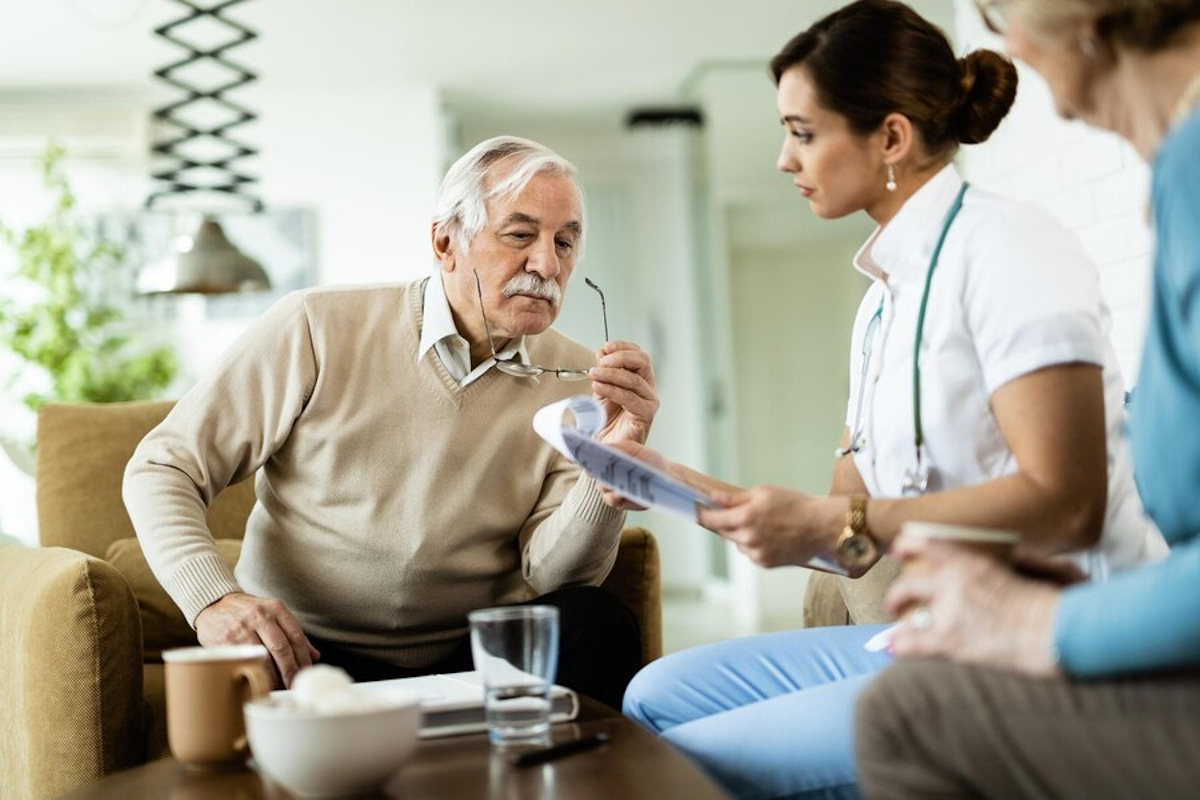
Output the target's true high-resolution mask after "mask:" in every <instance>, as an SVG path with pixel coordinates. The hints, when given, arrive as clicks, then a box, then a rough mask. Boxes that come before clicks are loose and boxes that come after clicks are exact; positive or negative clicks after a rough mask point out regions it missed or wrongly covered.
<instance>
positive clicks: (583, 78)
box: [0, 0, 953, 112]
mask: <svg viewBox="0 0 1200 800" xmlns="http://www.w3.org/2000/svg"><path fill="white" fill-rule="evenodd" d="M197 2H199V3H201V4H205V3H207V4H213V3H215V2H216V0H197ZM841 4H842V3H841V2H839V0H751V2H746V1H745V0H741V1H740V2H739V1H737V0H708V1H707V2H697V1H696V0H605V2H594V1H593V0H508V2H496V0H254V1H253V2H248V3H246V4H245V5H242V6H236V7H234V8H232V9H230V10H229V11H228V12H226V13H227V14H228V15H229V16H230V17H232V18H234V19H236V20H238V21H240V22H243V23H244V24H246V25H247V26H248V27H250V28H251V29H253V30H255V31H257V32H258V33H259V34H260V36H261V38H260V39H259V40H258V41H256V42H253V43H250V44H248V45H246V46H243V47H241V48H238V49H236V50H233V51H231V54H230V55H231V56H232V57H234V58H235V59H236V60H238V61H241V62H244V63H245V64H246V65H248V66H249V67H251V68H252V69H254V70H256V71H258V72H259V73H260V75H261V76H262V81H263V84H264V88H265V86H267V85H270V86H287V87H295V86H319V87H331V86H333V87H336V86H348V87H352V86H386V85H393V84H412V83H417V84H431V85H434V86H437V87H439V88H440V89H441V90H442V92H443V95H444V96H445V97H446V98H447V99H448V100H449V101H450V102H451V103H453V104H456V105H460V106H464V107H478V108H481V109H483V108H490V107H504V108H508V109H513V108H519V109H527V110H531V111H533V110H541V111H546V112H571V111H580V112H582V111H587V110H599V109H611V108H615V107H627V106H630V105H636V104H641V103H655V102H670V101H672V100H675V99H678V98H679V97H680V91H681V88H682V87H684V86H685V84H686V83H687V82H688V81H689V80H690V78H689V76H694V75H695V74H696V73H697V71H699V70H702V69H703V68H704V67H705V66H706V65H714V64H722V63H738V64H747V65H752V64H762V65H763V69H764V72H765V64H766V61H767V59H768V58H769V57H770V56H771V55H772V54H773V53H774V52H775V51H776V50H778V49H779V47H780V46H781V45H782V44H783V43H784V42H785V41H786V40H787V38H788V37H789V36H791V35H792V34H794V33H795V32H797V31H799V30H800V29H801V28H802V27H804V26H805V25H806V24H808V23H810V22H812V21H813V20H814V19H815V18H816V17H818V16H819V15H821V14H823V13H826V12H828V11H829V10H832V9H833V8H836V7H837V6H839V5H841ZM913 5H915V6H916V7H917V8H918V10H920V11H922V12H923V13H925V14H926V15H929V16H931V18H933V19H935V20H936V21H939V22H941V23H943V24H945V23H948V21H949V20H950V19H951V15H952V8H953V4H952V2H951V0H924V1H923V2H922V1H921V0H918V1H917V2H914V3H913ZM183 13H185V10H184V8H183V6H181V5H179V4H177V3H176V2H172V0H36V1H35V0H0V18H2V19H4V21H5V22H4V25H2V26H0V92H2V93H8V94H13V93H21V94H28V93H31V92H32V93H45V92H49V91H60V90H72V91H77V90H80V89H84V90H88V89H92V88H98V87H104V88H105V89H108V90H111V89H118V88H119V89H125V90H145V91H159V90H158V89H157V88H155V87H156V82H155V81H153V80H152V79H151V78H150V73H151V72H152V70H153V69H155V68H158V67H161V66H164V65H165V64H167V63H169V62H170V61H172V60H174V59H175V58H177V54H178V52H179V51H178V50H177V49H176V48H174V47H173V46H171V45H169V44H167V43H165V42H162V41H161V40H159V39H158V38H157V37H155V36H153V35H152V34H151V30H152V29H153V28H154V27H155V26H156V25H159V24H162V23H163V22H165V21H167V20H169V19H172V18H176V17H179V16H182V15H183ZM200 33H201V32H200V31H197V34H200Z"/></svg>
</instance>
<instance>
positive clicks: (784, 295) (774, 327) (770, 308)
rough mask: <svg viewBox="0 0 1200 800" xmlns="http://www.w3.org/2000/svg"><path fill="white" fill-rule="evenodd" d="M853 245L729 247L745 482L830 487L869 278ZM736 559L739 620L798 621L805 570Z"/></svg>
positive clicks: (759, 623)
mask: <svg viewBox="0 0 1200 800" xmlns="http://www.w3.org/2000/svg"><path fill="white" fill-rule="evenodd" d="M804 213H807V210H804ZM858 244H859V242H858V240H857V239H854V238H843V237H835V238H832V239H813V240H810V241H809V242H806V243H805V244H804V245H802V246H795V245H792V246H788V247H784V248H770V247H765V246H762V245H759V246H757V247H755V246H753V245H752V244H751V243H749V242H747V243H746V244H745V245H744V246H741V247H737V248H736V249H735V250H733V251H732V253H731V263H732V265H733V268H734V269H735V280H734V281H733V296H732V302H733V322H734V354H735V358H736V363H735V368H736V370H737V399H738V409H739V414H738V419H737V432H738V437H737V438H738V443H739V449H740V453H741V465H742V466H741V470H740V472H739V475H740V478H741V480H742V481H743V483H745V484H746V485H751V486H754V485H760V484H767V485H773V486H786V487H789V488H793V489H798V490H800V491H803V492H807V493H810V494H816V495H822V494H826V493H827V492H828V491H829V484H830V480H831V477H832V474H833V465H834V457H833V450H834V448H836V447H837V444H838V439H839V437H840V436H841V432H842V426H843V425H844V424H845V423H844V420H845V417H846V393H847V387H848V385H849V374H848V369H849V367H848V359H847V354H848V353H849V350H850V348H849V341H850V334H851V330H852V328H853V322H854V313H855V310H856V309H857V308H858V304H859V301H860V300H861V299H862V294H863V291H864V290H865V288H866V285H867V284H866V280H865V279H864V278H863V277H862V276H861V275H859V274H858V273H857V272H856V271H854V270H853V269H852V268H851V267H850V261H851V258H852V257H853V255H854V252H855V249H856V248H857V246H858ZM735 558H736V560H735V561H734V565H735V570H734V572H735V575H740V574H741V573H742V572H750V573H751V574H752V575H753V576H754V577H755V578H756V580H754V582H753V584H752V585H753V587H754V591H753V592H752V593H751V594H750V596H751V597H752V598H753V599H754V600H755V601H756V602H755V603H754V604H753V606H751V605H750V604H747V607H746V608H745V609H743V611H742V614H741V619H740V622H741V624H742V626H743V627H746V628H752V627H758V628H767V629H779V628H791V627H796V626H797V625H799V623H800V620H801V614H802V610H803V601H804V591H805V589H806V588H807V585H808V576H809V574H810V573H809V571H808V570H806V569H802V568H800V567H787V568H778V569H772V570H761V569H759V568H758V567H756V566H754V565H752V564H751V563H750V562H748V561H747V560H746V559H745V558H744V557H742V556H740V555H738V556H736V557H735ZM743 580H745V579H743Z"/></svg>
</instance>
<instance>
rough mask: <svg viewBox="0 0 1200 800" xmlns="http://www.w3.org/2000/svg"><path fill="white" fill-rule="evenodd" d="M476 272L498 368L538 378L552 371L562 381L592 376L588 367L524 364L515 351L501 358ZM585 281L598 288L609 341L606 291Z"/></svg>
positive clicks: (480, 302) (506, 371) (588, 282)
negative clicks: (493, 337)
mask: <svg viewBox="0 0 1200 800" xmlns="http://www.w3.org/2000/svg"><path fill="white" fill-rule="evenodd" d="M472 272H474V273H475V293H476V294H477V295H478V296H479V316H481V317H483V331H484V333H485V334H486V335H487V340H488V347H490V348H491V350H492V360H494V361H495V362H496V369H498V370H500V371H501V372H503V373H504V374H505V375H511V376H512V377H514V378H536V377H538V376H539V375H543V374H545V373H547V372H552V373H554V375H555V376H556V377H557V378H558V379H559V380H562V381H586V380H587V379H589V378H590V377H591V374H590V372H589V371H588V370H586V369H565V368H563V369H558V368H555V367H541V366H538V365H537V364H523V363H521V362H520V361H517V360H516V357H517V354H516V353H513V354H512V355H510V356H509V357H508V358H504V359H502V358H500V356H499V355H497V354H496V345H495V344H494V343H493V342H492V329H491V326H490V325H488V319H487V314H486V313H484V310H483V286H482V285H481V284H480V282H479V272H478V271H476V270H472ZM583 280H584V282H586V283H587V285H588V286H590V287H591V288H593V289H595V290H596V294H598V295H600V313H601V315H602V316H603V317H604V341H606V342H607V341H608V304H607V303H605V302H604V292H602V291H600V287H599V286H597V285H596V284H594V283H592V280H591V278H584V279H583Z"/></svg>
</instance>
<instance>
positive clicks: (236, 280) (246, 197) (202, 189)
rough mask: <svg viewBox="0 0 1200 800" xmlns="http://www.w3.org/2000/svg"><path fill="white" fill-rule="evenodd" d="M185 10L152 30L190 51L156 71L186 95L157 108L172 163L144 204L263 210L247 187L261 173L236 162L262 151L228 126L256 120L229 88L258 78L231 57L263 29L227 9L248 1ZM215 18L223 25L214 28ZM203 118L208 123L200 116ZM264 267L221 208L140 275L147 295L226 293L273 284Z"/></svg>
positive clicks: (161, 147)
mask: <svg viewBox="0 0 1200 800" xmlns="http://www.w3.org/2000/svg"><path fill="white" fill-rule="evenodd" d="M174 2H176V3H178V4H179V5H181V6H183V7H184V8H185V9H186V13H185V14H184V15H183V16H181V17H179V18H178V19H174V20H172V21H170V22H168V23H166V24H165V25H162V26H161V27H158V28H155V29H154V33H155V34H156V35H157V36H160V37H161V38H163V39H165V40H166V41H168V42H170V43H171V44H173V45H176V46H177V47H180V48H182V49H183V51H184V57H183V58H181V59H179V60H178V61H174V62H172V63H171V64H168V65H167V66H165V67H163V68H162V69H159V70H156V71H155V72H154V75H155V77H157V78H159V79H160V80H162V81H163V82H164V83H167V84H168V85H170V86H172V87H174V88H176V89H178V90H180V91H181V92H183V93H184V96H183V97H182V98H180V99H178V100H176V101H174V102H172V103H169V104H167V105H164V106H162V107H160V108H157V109H155V111H154V119H155V120H156V121H157V122H158V123H159V125H160V127H161V130H162V131H163V133H162V135H161V137H160V138H159V139H158V141H156V142H155V144H154V148H153V150H154V152H155V153H156V154H157V155H159V156H161V157H164V158H166V159H169V161H170V163H169V165H168V166H165V167H164V168H162V169H158V170H156V171H154V172H153V178H154V179H155V181H157V182H158V186H157V187H156V189H155V190H154V191H153V192H152V193H151V194H150V196H149V197H148V198H146V209H147V210H151V211H152V210H155V209H156V208H158V207H160V206H163V205H165V204H166V203H167V202H168V201H175V202H172V203H171V204H172V206H174V207H175V208H183V209H188V210H195V208H196V202H197V201H199V200H201V199H202V200H203V201H204V202H212V201H213V200H215V199H216V198H219V199H220V200H221V205H222V207H226V208H228V207H229V206H230V205H233V206H241V207H242V208H243V209H244V210H249V211H253V212H258V211H261V210H262V208H263V203H262V200H261V199H260V198H259V197H257V196H256V195H252V194H250V193H249V192H248V191H247V188H248V186H249V185H250V184H254V183H257V182H258V178H256V177H254V176H252V175H248V174H246V173H245V172H242V171H241V169H240V166H239V165H237V164H236V163H235V162H238V161H241V160H242V159H245V158H248V157H250V156H254V155H257V153H258V149H257V148H255V147H253V146H251V145H249V144H246V143H245V142H243V141H240V140H237V139H234V138H233V137H232V136H230V135H229V132H230V131H231V130H233V129H234V128H236V127H238V126H240V125H245V124H246V123H249V122H252V121H253V120H255V119H257V118H258V115H257V114H255V113H254V112H252V111H250V110H249V109H247V108H245V107H244V106H241V105H239V104H237V103H234V102H231V101H230V100H229V99H228V98H227V97H226V96H225V95H226V93H227V92H229V91H232V90H234V89H237V88H239V87H241V86H244V85H246V84H248V83H251V82H253V81H255V80H257V76H256V75H255V74H254V73H253V72H251V71H250V70H248V69H246V68H245V67H243V66H241V65H239V64H237V63H235V62H233V61H230V60H229V59H228V58H227V53H228V51H229V50H231V49H233V48H235V47H238V46H240V45H243V44H246V43H247V42H250V41H253V40H254V39H257V38H258V34H256V33H254V32H253V31H251V30H250V29H248V28H246V27H245V26H243V25H241V24H240V23H238V22H236V21H234V20H232V19H230V18H229V17H227V16H225V15H224V12H226V11H228V10H229V9H230V8H232V7H233V6H237V5H240V4H242V3H245V2H249V0H209V2H208V3H207V4H204V3H198V2H193V0H174ZM213 23H217V25H219V26H221V27H220V28H214V27H213ZM189 26H191V27H192V30H193V31H194V32H195V33H196V34H202V33H204V32H205V31H208V32H209V35H210V36H211V31H212V30H220V31H228V34H229V35H228V36H227V37H225V38H223V39H222V40H221V41H217V42H215V43H207V44H200V43H199V42H198V41H196V40H195V39H192V38H188V28H189ZM214 72H215V73H216V74H219V75H221V76H222V79H221V80H219V81H217V82H216V83H215V84H212V83H210V85H207V86H205V85H201V84H200V83H199V82H198V81H199V80H200V76H201V75H202V74H212V73H214ZM199 119H205V120H206V122H203V123H202V122H200V121H198V120H199ZM270 287H271V281H270V279H269V278H268V277H267V273H266V271H265V270H264V269H263V268H262V265H261V264H259V263H258V262H257V261H255V260H254V259H252V258H250V257H249V256H247V255H245V254H244V253H242V252H241V251H240V250H239V249H238V248H237V246H236V245H234V244H233V243H232V242H230V241H229V239H228V238H227V237H226V236H225V232H224V231H223V230H222V229H221V225H220V223H219V222H218V221H217V218H216V216H215V214H214V213H213V212H211V211H208V212H205V213H204V214H203V220H202V222H201V223H200V228H199V230H198V231H197V232H196V233H195V234H194V235H188V236H179V237H177V238H176V239H175V240H174V242H173V243H172V245H171V248H170V251H169V252H168V253H166V254H164V255H163V256H162V257H161V258H159V259H157V260H155V261H152V262H150V263H148V264H146V265H145V266H144V267H143V268H142V269H141V270H140V271H139V273H138V276H137V291H138V292H140V293H142V294H208V295H212V294H228V293H231V292H254V291H262V290H265V289H269V288H270Z"/></svg>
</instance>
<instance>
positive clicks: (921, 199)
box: [624, 0, 1164, 798]
mask: <svg viewBox="0 0 1200 800" xmlns="http://www.w3.org/2000/svg"><path fill="white" fill-rule="evenodd" d="M771 72H772V75H773V76H774V78H775V81H776V85H777V102H778V112H779V118H780V121H781V123H782V125H783V128H784V144H783V147H782V150H781V153H780V156H779V163H778V166H779V169H780V170H782V171H783V172H786V173H788V174H789V175H791V177H792V180H793V182H794V184H795V185H796V188H797V191H798V192H799V193H800V195H801V196H802V197H804V198H805V199H806V200H807V201H808V202H809V204H810V206H811V207H812V209H813V210H814V212H815V213H816V214H817V215H818V216H820V217H823V218H831V219H832V218H838V217H843V216H846V215H848V214H852V213H855V212H857V211H865V212H866V213H867V214H869V215H870V216H871V217H872V218H873V219H874V220H875V221H876V222H877V223H878V226H879V227H878V229H877V230H876V231H875V232H874V233H873V234H872V235H871V236H870V238H869V239H868V240H867V241H866V242H865V243H864V244H863V245H862V247H861V249H860V250H859V252H858V254H857V255H856V256H855V258H854V264H853V266H854V268H855V269H857V270H859V271H860V272H862V273H863V274H864V275H866V276H867V277H869V278H870V279H871V281H872V283H871V286H870V288H869V289H868V290H867V292H866V295H865V297H864V298H863V301H862V304H861V307H860V309H859V313H858V317H857V320H856V322H855V325H854V333H853V341H852V343H851V356H850V360H851V376H852V377H851V385H850V398H849V403H848V407H847V415H846V427H845V429H844V430H843V432H842V439H841V447H840V448H839V449H838V455H837V458H836V460H835V464H834V477H833V488H832V491H831V493H830V495H829V496H825V497H814V496H810V495H806V494H803V493H801V492H797V491H793V490H788V489H783V488H777V487H767V486H760V487H756V488H753V489H750V490H747V491H743V490H739V489H736V488H734V487H729V486H724V485H720V484H718V482H716V481H715V480H714V479H712V478H709V477H707V476H703V475H700V474H699V473H696V472H694V471H692V470H689V469H687V468H686V467H682V466H680V465H677V464H673V463H670V462H668V461H666V460H665V459H664V458H662V456H660V455H659V454H657V453H654V452H653V451H649V450H645V449H639V448H631V452H635V454H637V455H639V456H640V457H642V458H644V459H646V460H647V461H650V462H651V463H656V464H657V465H658V466H660V467H662V468H664V469H666V470H667V471H668V472H670V473H672V474H674V475H676V476H677V477H680V478H681V479H683V480H685V481H687V482H690V483H692V484H694V485H696V486H697V487H699V488H702V489H705V490H707V491H709V492H710V493H712V494H713V496H714V497H715V499H716V500H717V501H718V505H719V508H717V509H712V510H706V511H704V512H702V514H701V522H702V524H704V525H705V526H706V527H708V528H710V529H712V530H713V531H715V532H716V533H718V534H719V535H721V536H723V537H725V538H726V539H728V540H730V541H732V542H734V543H735V544H736V545H737V546H738V547H739V548H740V549H741V550H742V552H744V553H745V554H746V555H748V556H749V557H750V558H752V559H753V560H754V561H755V562H757V563H759V564H761V565H763V566H767V567H771V566H777V565H784V564H805V563H806V562H809V561H810V559H813V558H822V559H824V560H825V561H826V562H828V563H832V564H840V566H841V567H842V568H843V569H845V570H846V571H847V572H849V573H851V574H854V575H859V574H862V573H863V572H864V571H865V570H867V569H868V568H870V567H871V566H872V564H873V563H875V561H876V560H877V559H878V557H879V554H880V553H882V552H883V551H884V550H886V548H887V547H888V546H889V544H890V543H891V541H892V540H893V539H894V538H895V537H896V536H897V535H898V533H899V530H900V526H901V524H902V523H903V522H905V521H906V520H929V521H940V522H950V523H959V524H966V525H974V526H982V527H990V528H1002V529H1007V530H1011V531H1014V532H1016V533H1018V534H1019V535H1020V536H1021V541H1022V548H1023V551H1024V552H1023V557H1024V558H1027V559H1035V560H1036V559H1042V558H1045V557H1047V556H1050V555H1059V554H1068V553H1069V554H1073V558H1074V559H1075V561H1076V563H1077V564H1078V565H1079V566H1080V567H1082V568H1084V569H1085V570H1087V571H1090V572H1091V573H1092V574H1094V575H1097V576H1104V575H1105V574H1106V573H1108V572H1109V571H1110V570H1120V569H1123V568H1127V567H1130V566H1133V565H1136V564H1139V563H1141V562H1143V561H1146V560H1148V559H1151V558H1154V557H1157V556H1158V555H1160V554H1161V553H1162V552H1163V551H1164V547H1163V544H1162V541H1161V538H1160V537H1159V536H1158V535H1157V533H1156V532H1154V531H1153V529H1151V528H1150V527H1149V526H1148V525H1147V524H1146V522H1145V521H1144V518H1143V514H1142V510H1141V506H1140V504H1139V502H1138V499H1137V494H1136V491H1135V489H1134V486H1133V482H1132V476H1131V473H1130V467H1129V462H1130V460H1129V456H1128V453H1127V452H1126V450H1125V447H1124V444H1123V442H1122V440H1121V437H1120V435H1119V431H1120V428H1121V426H1122V423H1123V403H1122V401H1123V383H1122V380H1121V377H1120V375H1119V374H1118V371H1117V368H1116V363H1115V360H1114V357H1113V352H1112V348H1111V346H1110V344H1109V342H1108V339H1107V332H1108V327H1109V318H1108V313H1107V310H1106V309H1105V307H1104V305H1103V303H1102V301H1101V298H1100V291H1099V285H1098V278H1097V274H1096V270H1095V268H1094V267H1093V265H1092V264H1091V263H1090V262H1089V260H1088V258H1087V256H1086V254H1085V253H1084V251H1083V250H1082V248H1081V246H1080V244H1079V242H1078V241H1077V240H1076V239H1075V237H1074V236H1073V235H1071V234H1070V233H1069V232H1068V231H1066V230H1065V229H1063V228H1062V227H1061V226H1060V225H1058V224H1057V223H1056V222H1055V221H1054V220H1053V219H1052V218H1051V217H1049V216H1048V215H1046V214H1045V213H1043V212H1041V211H1039V210H1037V209H1035V208H1033V207H1029V206H1025V205H1021V204H1018V203H1015V202H1012V201H1010V200H1006V199H1004V198H1002V197H998V196H996V195H994V194H991V193H990V192H987V191H985V190H983V189H980V188H978V187H974V186H969V185H967V184H966V183H964V182H963V180H962V178H961V177H960V176H959V174H958V173H957V171H956V170H955V168H954V167H953V166H952V165H951V163H950V162H951V159H952V157H953V156H954V153H955V152H956V150H957V148H958V146H959V144H960V143H966V144H972V143H976V142H981V141H984V140H985V139H987V138H988V136H989V135H990V134H991V133H992V131H993V130H994V129H995V128H996V127H997V125H998V124H999V123H1000V120H1001V119H1002V118H1003V117H1004V115H1005V114H1006V113H1007V112H1008V110H1009V107H1010V106H1011V104H1012V101H1013V98H1014V96H1015V92H1016V80H1017V76H1016V72H1015V70H1014V68H1013V66H1012V64H1011V63H1010V62H1009V61H1008V60H1007V59H1005V58H1004V57H1002V56H1000V55H999V54H996V53H994V52H990V51H976V52H974V53H971V54H970V55H968V56H967V57H965V58H963V59H961V60H960V59H957V58H956V57H955V55H954V53H953V51H952V49H951V47H950V45H949V43H948V42H947V40H946V38H945V36H944V35H943V34H942V32H941V31H940V30H938V29H937V28H935V27H934V26H933V25H931V24H929V23H928V22H926V21H925V20H924V19H922V18H921V17H920V16H918V15H917V14H916V13H915V12H913V11H912V10H911V9H910V8H908V7H907V6H905V5H903V4H901V3H897V2H890V1H889V0H861V1H860V2H856V3H853V4H851V5H849V6H846V7H845V8H843V9H841V10H840V11H837V12H835V13H833V14H831V15H830V16H828V17H826V18H824V19H822V20H821V21H819V22H817V23H816V24H815V25H813V26H812V27H811V28H809V29H808V30H806V31H804V32H803V33H801V34H799V35H798V36H796V37H795V38H794V39H792V40H791V41H790V42H788V43H787V44H786V45H785V46H784V48H783V50H782V51H780V53H779V54H778V55H777V56H776V57H775V58H774V59H773V60H772V62H771ZM880 630H881V626H867V625H864V626H854V627H846V628H823V629H814V630H800V631H792V632H785V633H781V634H774V635H769V636H761V637H755V638H749V639H740V640H735V641H730V642H724V643H719V644H716V645H711V646H707V647H701V648H696V649H694V650H690V651H686V652H683V653H679V654H675V655H673V656H670V657H668V658H665V659H661V660H659V661H657V662H655V663H653V664H651V665H650V666H648V667H647V668H646V669H645V670H643V671H642V672H641V673H640V674H639V675H638V676H637V677H636V678H635V679H634V681H633V683H632V684H631V685H630V688H629V690H628V692H627V693H626V696H625V704H624V709H625V713H626V714H628V715H629V716H631V717H632V718H633V719H635V720H637V721H638V722H640V723H641V724H642V725H644V726H645V727H647V728H649V729H650V730H652V731H655V732H657V733H658V734H660V735H661V736H662V737H663V738H664V739H666V740H667V741H669V742H670V743H671V744H673V745H675V746H676V747H678V748H679V749H681V750H682V751H684V752H685V753H687V754H688V755H690V756H691V757H692V758H694V759H695V760H696V761H698V762H699V763H700V764H701V765H702V766H703V767H704V768H705V769H706V770H707V771H708V772H709V773H710V774H711V775H713V776H714V777H715V778H717V779H718V780H719V781H720V782H721V783H722V784H724V786H725V787H726V788H728V789H729V790H730V791H731V792H732V793H734V794H735V795H738V796H743V797H772V798H779V797H804V796H822V797H828V796H855V794H856V789H855V782H856V773H855V768H854V764H853V759H852V755H853V748H852V742H853V740H852V730H851V723H852V716H853V706H854V701H855V698H856V696H857V694H858V692H859V691H860V690H861V688H862V687H863V686H864V685H865V684H866V683H867V682H868V681H869V680H870V679H871V677H872V676H873V675H874V674H875V673H876V672H878V671H879V670H881V669H882V668H883V667H884V666H886V665H887V664H888V663H890V661H891V658H890V657H889V656H888V655H887V654H886V653H877V652H867V651H866V650H864V644H865V643H866V642H867V640H868V639H869V638H871V637H872V636H873V635H874V634H876V633H878V632H879V631H880Z"/></svg>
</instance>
